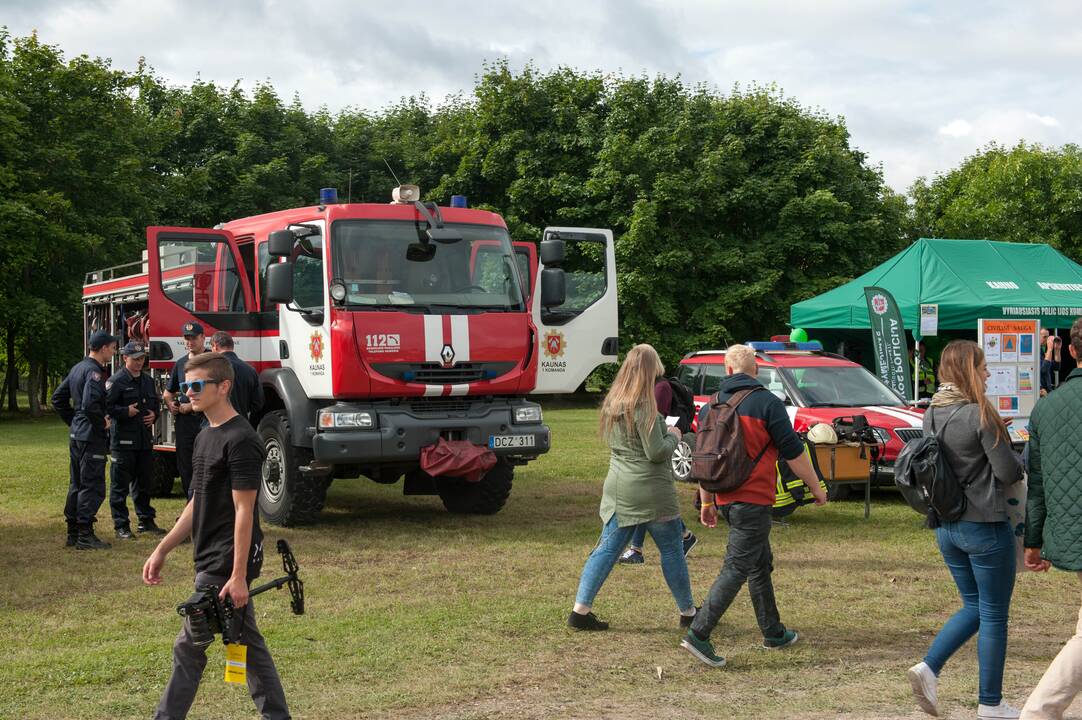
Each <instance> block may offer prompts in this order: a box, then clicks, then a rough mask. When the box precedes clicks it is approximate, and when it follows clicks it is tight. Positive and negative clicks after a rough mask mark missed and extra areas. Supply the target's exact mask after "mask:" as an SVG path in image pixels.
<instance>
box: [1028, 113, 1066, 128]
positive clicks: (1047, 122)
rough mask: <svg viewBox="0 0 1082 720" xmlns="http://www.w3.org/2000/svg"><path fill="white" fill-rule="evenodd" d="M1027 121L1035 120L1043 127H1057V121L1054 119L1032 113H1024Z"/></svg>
mask: <svg viewBox="0 0 1082 720" xmlns="http://www.w3.org/2000/svg"><path fill="white" fill-rule="evenodd" d="M1026 119H1027V120H1036V121H1037V122H1039V123H1040V124H1041V125H1044V126H1045V127H1059V120H1057V119H1055V118H1054V117H1052V116H1051V115H1038V114H1037V113H1034V112H1028V113H1026Z"/></svg>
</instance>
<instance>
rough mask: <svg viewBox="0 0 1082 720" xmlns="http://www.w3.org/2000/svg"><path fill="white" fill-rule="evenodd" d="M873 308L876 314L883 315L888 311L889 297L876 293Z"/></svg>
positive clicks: (873, 298) (873, 297)
mask: <svg viewBox="0 0 1082 720" xmlns="http://www.w3.org/2000/svg"><path fill="white" fill-rule="evenodd" d="M872 310H873V311H874V312H875V314H876V315H882V314H884V313H885V312H886V311H887V299H886V298H885V297H883V296H882V295H880V294H878V293H876V294H875V295H872Z"/></svg>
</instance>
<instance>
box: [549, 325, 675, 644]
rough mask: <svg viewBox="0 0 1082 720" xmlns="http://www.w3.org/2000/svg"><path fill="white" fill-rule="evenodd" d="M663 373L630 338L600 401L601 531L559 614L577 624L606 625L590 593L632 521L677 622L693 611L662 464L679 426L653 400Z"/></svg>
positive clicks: (669, 480)
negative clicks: (603, 451)
mask: <svg viewBox="0 0 1082 720" xmlns="http://www.w3.org/2000/svg"><path fill="white" fill-rule="evenodd" d="M664 374H665V367H664V366H663V365H662V364H661V359H660V358H658V356H657V351H656V350H654V348H652V347H651V346H649V345H636V346H635V347H633V348H631V351H630V352H628V354H627V357H626V358H625V359H624V364H623V366H621V368H620V371H619V372H618V373H617V374H616V379H615V380H613V383H612V388H611V389H610V390H609V394H608V395H607V396H606V397H605V402H604V403H603V404H602V405H601V437H602V438H603V439H605V440H606V441H607V442H608V444H609V448H610V449H611V455H610V458H609V474H608V475H607V476H606V477H605V487H604V489H603V491H602V495H601V522H602V523H603V526H602V529H601V539H600V540H598V543H597V547H595V548H594V550H593V552H591V553H590V557H589V558H587V560H586V565H585V567H583V569H582V577H581V579H580V580H579V589H578V593H577V595H576V597H575V607H574V609H573V610H572V611H571V614H570V616H568V618H567V624H568V625H570V626H571V627H573V628H575V629H577V630H607V629H608V627H609V624H608V623H606V622H602V621H601V620H598V619H597V616H595V615H594V613H593V612H592V607H593V602H594V597H595V596H596V595H597V592H598V590H600V589H601V585H602V584H603V583H604V582H605V578H607V577H608V576H609V572H611V571H612V567H613V565H615V564H616V561H617V559H618V558H619V557H620V553H621V552H623V550H624V548H625V547H626V546H627V543H628V541H629V540H630V539H631V535H632V533H634V532H635V528H636V527H639V526H640V525H644V526H645V527H646V531H647V532H648V533H650V536H651V537H653V539H654V543H655V544H657V547H658V550H660V551H661V570H662V572H663V573H664V575H665V582H666V583H668V585H669V590H670V591H672V594H673V598H674V599H675V600H676V607H677V609H679V611H680V616H681V617H680V625H681V626H682V627H687V626H689V625H690V624H691V619H692V618H693V617H694V616H695V603H694V601H693V600H692V597H691V581H690V579H689V578H688V566H687V562H686V561H685V560H684V547H683V530H682V524H681V521H680V505H679V502H678V501H677V498H676V485H675V483H674V480H673V475H672V467H671V465H670V458H671V457H672V454H673V451H674V450H675V449H676V443H677V441H678V440H679V439H680V431H679V430H677V429H676V428H674V427H670V428H666V427H665V419H664V418H663V417H661V415H660V414H659V413H658V411H657V403H656V401H655V400H654V383H655V382H656V381H657V379H658V378H659V377H662V376H663V375H664Z"/></svg>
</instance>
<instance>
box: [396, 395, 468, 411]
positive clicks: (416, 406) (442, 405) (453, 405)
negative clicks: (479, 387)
mask: <svg viewBox="0 0 1082 720" xmlns="http://www.w3.org/2000/svg"><path fill="white" fill-rule="evenodd" d="M409 407H410V410H412V411H413V412H415V413H417V414H425V413H453V412H466V411H468V410H469V409H470V401H469V400H468V399H467V398H463V397H430V398H416V399H414V400H411V401H410V403H409Z"/></svg>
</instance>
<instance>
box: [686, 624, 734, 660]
mask: <svg viewBox="0 0 1082 720" xmlns="http://www.w3.org/2000/svg"><path fill="white" fill-rule="evenodd" d="M680 647H682V648H685V649H686V650H687V651H688V652H689V653H691V654H692V655H694V656H695V657H697V658H698V659H699V660H702V661H703V662H704V663H706V664H707V665H709V666H710V667H724V666H725V658H723V657H721V656H720V655H718V654H717V653H715V652H714V646H713V645H711V644H710V641H709V640H700V639H699V638H697V637H695V633H693V632H691V631H690V630H688V634H687V635H685V636H684V639H683V640H681V641H680Z"/></svg>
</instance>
